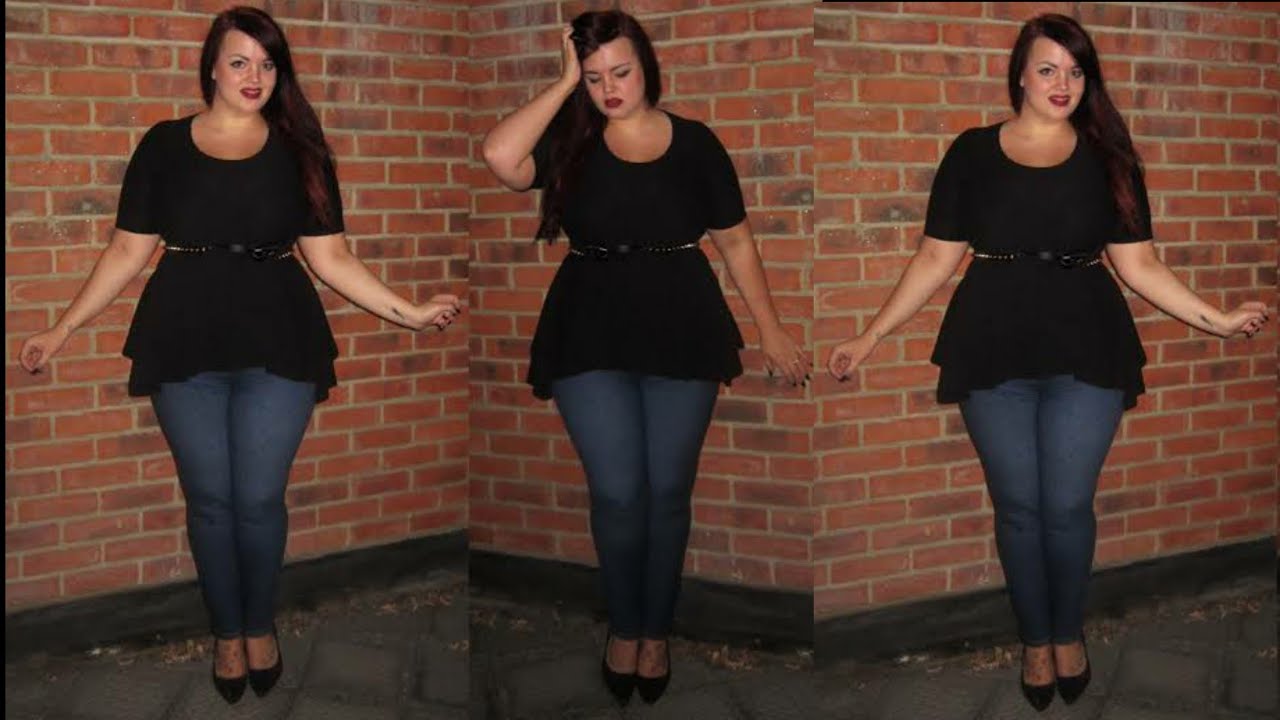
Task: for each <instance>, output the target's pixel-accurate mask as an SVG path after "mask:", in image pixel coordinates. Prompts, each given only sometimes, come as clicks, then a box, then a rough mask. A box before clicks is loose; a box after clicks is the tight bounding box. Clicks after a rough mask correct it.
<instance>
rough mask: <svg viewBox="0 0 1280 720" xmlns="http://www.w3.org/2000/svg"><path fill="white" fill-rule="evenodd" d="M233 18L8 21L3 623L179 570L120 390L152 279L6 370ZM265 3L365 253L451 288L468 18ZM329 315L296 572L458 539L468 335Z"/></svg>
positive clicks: (130, 10) (187, 569)
mask: <svg viewBox="0 0 1280 720" xmlns="http://www.w3.org/2000/svg"><path fill="white" fill-rule="evenodd" d="M227 4H229V3H224V2H221V1H216V2H209V1H200V0H96V1H95V2H93V3H90V2H89V1H88V0H84V1H82V2H70V3H56V4H55V3H33V2H9V3H6V4H5V35H6V37H5V63H6V67H5V91H6V101H5V121H6V131H5V155H6V159H5V260H6V270H5V340H6V346H7V350H8V355H7V356H6V365H5V371H6V382H5V490H6V493H5V605H6V609H10V610H11V609H15V608H20V607H26V606H32V605H40V604H46V603H50V602H58V601H65V600H68V599H72V598H76V597H80V596H84V595H90V594H94V593H100V592H109V591H117V590H123V589H127V588H130V587H133V586H137V585H151V584H156V583H164V582H169V581H173V580H176V579H180V578H187V577H191V576H192V573H193V569H192V567H191V563H190V560H189V556H188V554H187V550H186V534H185V530H184V517H183V505H182V498H181V493H180V491H179V489H178V486H177V483H176V481H175V477H174V468H173V462H172V460H171V459H170V457H169V455H168V453H167V451H166V446H165V443H164V440H163V438H162V437H161V435H160V433H159V431H158V430H157V429H156V426H155V419H154V416H153V415H152V412H151V409H150V405H149V403H147V402H146V401H145V400H144V399H134V398H128V397H127V396H126V395H125V379H126V377H127V373H128V361H127V360H126V359H124V358H123V357H121V356H120V348H121V345H122V343H123V339H124V335H125V332H126V331H127V328H128V323H129V319H130V317H131V315H132V309H133V303H134V300H135V299H136V297H137V295H138V292H139V291H140V289H141V287H142V284H143V281H142V280H141V279H140V280H138V281H136V282H134V283H133V284H131V285H130V286H129V288H128V289H127V290H126V292H125V294H124V296H123V298H122V299H121V300H120V301H118V302H116V303H115V304H114V305H112V306H111V308H110V309H109V310H108V311H107V312H106V313H104V314H103V315H102V316H101V317H100V318H99V319H98V320H97V321H96V322H94V323H92V324H90V325H89V326H87V327H85V328H83V329H81V330H80V331H79V332H78V333H76V335H74V336H73V337H72V339H71V340H70V342H69V343H68V344H67V346H66V348H65V350H64V351H63V353H62V354H61V355H60V356H59V357H58V358H57V359H55V360H54V362H53V364H52V371H51V372H45V373H42V374H39V375H35V376H31V375H28V374H27V373H25V372H23V371H22V370H21V369H20V368H19V367H18V366H17V364H16V362H15V360H16V352H17V348H18V346H19V345H20V343H21V342H22V340H23V339H24V338H25V337H26V336H28V335H29V334H30V333H31V332H33V331H35V330H38V329H42V328H44V327H46V326H47V325H49V324H50V323H52V322H53V321H54V320H55V319H56V318H57V317H58V316H59V315H60V314H61V311H62V310H63V309H65V307H66V305H67V304H68V302H69V301H70V299H71V297H72V296H73V294H74V293H75V291H76V289H77V288H78V287H79V285H80V283H81V282H82V281H83V279H84V278H85V277H86V275H87V272H88V270H89V269H90V267H91V266H92V263H93V262H94V260H95V259H96V257H97V255H98V253H99V252H100V251H101V249H102V247H103V246H104V245H105V243H106V241H107V240H108V238H109V235H110V230H111V227H112V225H113V222H114V214H115V201H116V197H117V193H118V189H119V182H120V178H121V175H122V173H123V169H124V166H125V163H126V162H127V160H128V157H129V154H130V152H131V151H132V149H133V147H134V145H135V144H136V143H137V141H138V139H139V138H140V137H141V135H142V133H143V132H144V131H145V130H146V129H147V127H149V126H150V125H151V124H152V123H154V122H156V121H158V120H162V119H167V118H174V117H179V116H181V115H185V114H187V113H189V112H192V111H193V110H194V109H196V108H197V107H198V103H199V97H200V95H199V88H198V86H197V82H196V67H197V64H198V61H199V51H200V43H201V41H202V40H203V38H204V35H205V33H206V32H207V30H208V27H209V23H210V20H211V18H212V14H213V13H214V12H216V11H218V10H220V9H221V8H222V7H225V6H226V5H227ZM261 4H262V3H259V5H261ZM266 7H267V9H268V10H269V11H271V12H272V13H273V14H274V15H275V16H276V18H277V19H278V20H279V21H280V22H281V23H282V25H283V26H284V28H285V31H286V33H287V35H288V38H289V41H290V44H291V46H292V47H293V49H294V52H295V61H296V63H297V66H298V69H299V73H300V74H301V76H302V78H303V80H304V84H305V86H306V89H307V92H308V96H309V97H310V99H311V100H312V102H313V103H314V104H315V105H316V107H317V110H318V111H319V112H320V114H321V118H322V121H323V123H324V126H325V129H326V131H327V134H328V139H329V141H330V143H331V144H332V146H333V148H334V150H335V151H336V152H337V155H338V159H339V177H340V179H341V182H342V188H343V203H344V205H345V207H346V220H347V230H348V234H349V236H350V238H351V240H352V244H353V247H354V249H355V252H356V254H357V255H358V256H360V257H361V258H363V259H364V260H365V261H366V262H367V263H369V265H370V267H371V268H372V269H373V270H374V272H376V273H377V274H379V275H380V276H381V277H383V278H384V279H385V280H387V281H389V282H390V283H392V285H393V287H395V288H396V289H397V290H399V291H400V292H402V293H405V294H408V295H411V296H414V297H416V298H417V299H419V300H425V299H426V298H427V297H429V296H430V295H431V294H434V293H436V292H443V291H451V292H455V293H459V294H465V293H466V290H467V280H466V253H467V248H466V231H467V229H466V219H467V210H468V206H469V200H468V189H467V184H466V183H467V176H466V175H467V164H468V160H467V157H468V155H467V153H468V133H469V130H468V125H467V123H468V115H467V93H466V88H465V86H464V83H465V78H464V77H463V68H464V64H465V59H466V56H467V53H468V49H469V46H468V38H467V35H466V20H467V18H466V12H465V10H464V8H465V4H464V3H462V2H461V1H460V0H459V2H423V3H404V2H386V1H370V2H343V1H338V0H327V1H321V0H294V1H291V2H268V3H266ZM322 297H323V299H324V303H325V306H326V307H327V308H328V309H329V313H330V322H331V323H332V326H333V329H334V331H335V334H336V335H337V338H338V345H339V348H340V351H341V357H340V360H339V363H338V377H339V387H338V388H337V389H336V390H335V392H334V393H333V395H332V396H331V398H330V399H329V400H328V402H326V403H324V404H323V405H321V406H320V407H319V409H318V410H317V412H316V414H315V416H314V417H313V420H312V424H311V428H310V430H309V432H308V436H307V439H306V440H305V441H304V443H303V447H302V451H301V454H300V456H299V459H298V462H297V463H296V464H295V466H294V472H293V477H292V479H291V487H290V490H289V493H288V502H289V506H290V530H291V532H290V537H289V555H290V556H291V557H302V556H308V555H316V554H323V553H328V552H333V551H337V550H341V549H346V548H351V547H358V546H366V545H373V544H378V543H385V542H389V541H394V540H399V539H403V538H407V537H412V536H420V535H426V534H434V533H440V532H445V531H449V530H456V529H460V528H462V527H465V523H466V452H467V431H468V430H467V410H468V397H467V351H466V342H465V338H466V333H467V322H466V321H465V320H464V321H463V322H462V323H461V324H460V325H456V326H455V327H454V328H453V329H452V330H450V332H448V333H447V334H444V335H440V334H435V333H432V334H422V335H417V336H414V335H413V334H411V333H409V332H407V331H405V330H402V329H400V328H398V327H396V326H393V325H390V324H389V323H384V322H382V321H381V320H378V319H377V318H374V317H372V316H370V315H368V314H365V313H363V312H362V311H359V310H357V309H356V308H354V307H353V306H352V305H350V304H349V303H347V302H346V301H345V300H343V299H341V298H340V297H337V296H336V295H335V294H334V293H332V292H331V291H328V290H324V291H323V292H322Z"/></svg>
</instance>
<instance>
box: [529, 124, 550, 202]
mask: <svg viewBox="0 0 1280 720" xmlns="http://www.w3.org/2000/svg"><path fill="white" fill-rule="evenodd" d="M550 171H551V131H550V130H547V131H544V132H543V133H542V136H541V137H539V138H538V142H537V143H536V144H535V145H534V146H533V184H532V185H530V186H529V187H530V188H531V189H532V188H544V187H546V186H547V181H548V179H549V175H550Z"/></svg>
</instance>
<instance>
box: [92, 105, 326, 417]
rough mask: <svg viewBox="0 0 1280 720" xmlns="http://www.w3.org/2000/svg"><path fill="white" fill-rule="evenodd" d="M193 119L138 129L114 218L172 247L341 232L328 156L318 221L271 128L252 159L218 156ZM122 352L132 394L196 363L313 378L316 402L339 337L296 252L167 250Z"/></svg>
mask: <svg viewBox="0 0 1280 720" xmlns="http://www.w3.org/2000/svg"><path fill="white" fill-rule="evenodd" d="M193 118H194V116H190V117H185V118H181V119H178V120H166V121H163V122H160V123H157V124H156V125H155V126H154V127H152V128H151V129H150V130H148V131H147V133H146V134H145V135H144V136H143V138H142V141H141V142H140V143H139V144H138V148H137V149H136V150H135V151H134V154H133V157H132V159H131V160H130V161H129V166H128V169H127V170H126V171H125V177H124V184H123V186H122V188H121V192H120V204H119V208H118V211H117V214H116V227H117V228H119V229H121V230H125V231H128V232H134V233H141V234H159V235H160V236H161V238H162V239H163V240H164V242H165V244H166V245H167V246H172V247H175V248H199V247H216V246H229V245H232V244H240V245H244V246H246V247H248V248H255V247H259V248H260V247H264V246H283V247H284V248H285V249H288V248H291V247H292V246H293V244H294V242H295V241H296V240H297V238H298V237H299V236H300V235H301V236H312V235H330V234H333V233H338V232H342V231H343V223H342V200H341V198H340V196H339V193H338V181H337V178H336V176H335V175H334V172H333V166H332V165H330V166H329V168H328V173H327V177H326V180H327V186H328V190H329V197H330V203H331V207H332V211H331V212H330V217H328V218H326V220H325V222H318V221H317V220H315V219H314V218H312V217H311V213H310V212H309V210H308V205H307V200H306V195H305V192H304V190H303V185H302V180H301V174H300V172H299V170H298V166H297V162H296V158H295V155H294V153H293V152H292V150H291V149H290V148H289V147H288V145H287V143H286V142H285V140H284V139H283V138H281V137H278V136H277V133H276V132H274V131H270V132H269V133H268V136H267V141H266V143H265V144H264V145H263V147H262V149H261V150H259V151H258V152H257V153H256V154H254V155H252V156H251V157H248V158H245V159H242V160H221V159H218V158H214V157H212V156H209V155H206V154H205V153H203V152H201V151H200V149H199V148H197V147H196V145H195V141H194V140H192V137H191V121H192V119H193ZM276 254H279V253H276ZM124 354H125V355H126V356H127V357H129V358H130V359H132V361H133V367H132V369H131V371H130V375H129V394H130V395H150V394H153V393H155V392H156V391H157V390H159V386H160V383H163V382H175V381H180V380H184V379H187V378H189V377H191V376H193V375H195V374H197V373H200V372H205V371H211V370H217V371H226V370H238V369H245V368H251V367H264V368H266V369H267V371H269V372H271V373H274V374H276V375H279V376H281V377H285V378H288V379H291V380H298V381H302V382H312V383H315V387H316V399H317V400H324V399H326V398H327V397H328V395H329V389H330V388H332V387H333V386H334V385H335V384H337V380H336V377H335V375H334V369H333V361H334V358H336V357H337V355H338V347H337V344H336V343H335V342H334V338H333V333H332V331H331V330H330V328H329V322H328V319H327V318H326V317H325V313H324V308H323V306H322V305H321V303H320V297H319V295H318V294H317V293H316V289H315V287H314V285H312V282H311V278H310V276H308V275H307V272H306V271H305V270H304V269H303V268H302V266H301V264H299V262H298V260H297V259H296V258H295V257H294V256H292V255H288V256H287V257H285V258H283V259H254V258H253V257H252V256H251V254H249V253H231V252H227V251H226V250H219V249H213V250H209V251H207V252H180V251H178V250H166V251H165V253H164V255H163V256H162V257H161V258H160V261H159V263H158V264H157V265H156V269H155V271H154V272H153V273H152V275H151V277H150V278H149V279H148V281H147V284H146V286H145V287H144V288H143V291H142V295H141V297H139V299H138V305H137V309H136V311H135V312H134V316H133V323H132V325H131V326H130V328H129V334H128V337H127V338H126V339H125V345H124Z"/></svg>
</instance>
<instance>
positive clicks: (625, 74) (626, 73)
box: [613, 68, 631, 79]
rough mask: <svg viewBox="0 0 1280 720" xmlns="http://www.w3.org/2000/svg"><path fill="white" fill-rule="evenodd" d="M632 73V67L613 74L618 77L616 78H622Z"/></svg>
mask: <svg viewBox="0 0 1280 720" xmlns="http://www.w3.org/2000/svg"><path fill="white" fill-rule="evenodd" d="M630 74H631V68H627V69H626V70H623V71H622V72H616V73H614V74H613V76H614V77H616V78H619V79H621V78H624V77H626V76H628V75H630Z"/></svg>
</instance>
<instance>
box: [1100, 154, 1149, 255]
mask: <svg viewBox="0 0 1280 720" xmlns="http://www.w3.org/2000/svg"><path fill="white" fill-rule="evenodd" d="M1132 182H1133V197H1134V200H1135V201H1136V202H1137V204H1138V217H1137V228H1136V230H1137V232H1134V231H1133V230H1130V229H1129V228H1127V227H1126V226H1125V223H1124V218H1123V217H1121V216H1120V215H1119V213H1118V212H1117V216H1116V232H1115V238H1114V239H1113V240H1112V241H1111V242H1113V243H1115V244H1117V245H1121V244H1125V243H1135V242H1142V241H1143V240H1150V239H1151V237H1152V236H1153V235H1154V234H1155V233H1153V232H1152V231H1151V203H1150V201H1149V200H1148V199H1147V183H1146V181H1145V180H1143V178H1142V168H1139V167H1135V168H1134V169H1133V180H1132Z"/></svg>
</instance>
